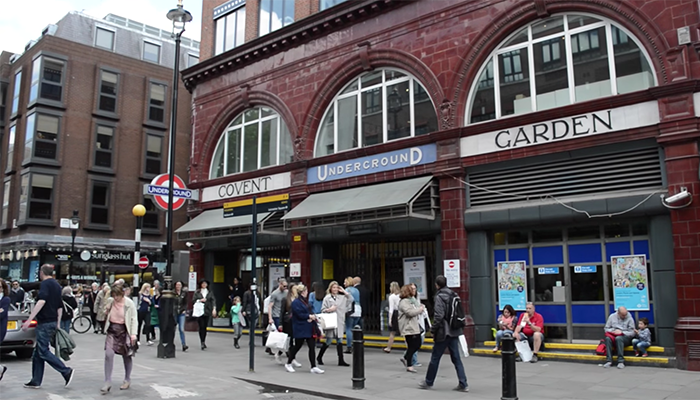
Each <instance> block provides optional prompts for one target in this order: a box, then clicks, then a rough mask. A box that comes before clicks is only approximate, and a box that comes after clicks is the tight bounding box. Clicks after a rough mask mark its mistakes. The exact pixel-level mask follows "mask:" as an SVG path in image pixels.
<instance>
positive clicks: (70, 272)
mask: <svg viewBox="0 0 700 400" xmlns="http://www.w3.org/2000/svg"><path fill="white" fill-rule="evenodd" d="M71 224H73V222H71ZM76 233H78V232H77V230H76V229H71V230H70V236H71V241H70V264H69V265H68V286H70V285H71V284H72V283H73V257H75V234H76Z"/></svg>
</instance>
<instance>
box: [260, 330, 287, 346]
mask: <svg viewBox="0 0 700 400" xmlns="http://www.w3.org/2000/svg"><path fill="white" fill-rule="evenodd" d="M265 347H267V348H269V349H271V350H280V351H287V349H288V348H289V335H287V334H286V333H284V332H278V331H272V332H270V335H269V336H268V337H267V343H265Z"/></svg>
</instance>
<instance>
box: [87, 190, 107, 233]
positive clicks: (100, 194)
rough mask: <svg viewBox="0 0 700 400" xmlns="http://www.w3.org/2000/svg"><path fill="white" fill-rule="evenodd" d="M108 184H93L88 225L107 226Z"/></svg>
mask: <svg viewBox="0 0 700 400" xmlns="http://www.w3.org/2000/svg"><path fill="white" fill-rule="evenodd" d="M110 186H111V184H110V183H109V182H93V183H92V196H91V197H90V224H92V225H109V196H110Z"/></svg>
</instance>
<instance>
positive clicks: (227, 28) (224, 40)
mask: <svg viewBox="0 0 700 400" xmlns="http://www.w3.org/2000/svg"><path fill="white" fill-rule="evenodd" d="M214 23H215V24H216V38H215V40H214V55H219V54H221V53H223V52H225V51H229V50H231V49H232V48H234V47H236V46H240V45H242V44H243V43H244V42H245V6H243V7H240V8H237V9H236V10H233V11H232V12H230V13H228V14H225V15H222V16H220V17H218V18H217V19H215V20H214Z"/></svg>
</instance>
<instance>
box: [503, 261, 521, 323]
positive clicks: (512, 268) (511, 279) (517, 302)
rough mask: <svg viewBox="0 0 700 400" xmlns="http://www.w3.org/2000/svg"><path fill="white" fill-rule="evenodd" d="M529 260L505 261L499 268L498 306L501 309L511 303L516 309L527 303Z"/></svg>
mask: <svg viewBox="0 0 700 400" xmlns="http://www.w3.org/2000/svg"><path fill="white" fill-rule="evenodd" d="M526 267H527V262H526V261H503V262H499V263H498V266H497V269H498V306H499V308H500V309H501V310H503V307H504V306H505V305H506V304H510V305H511V306H512V307H513V308H514V309H515V310H518V311H519V310H525V306H526V305H527V269H526Z"/></svg>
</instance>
